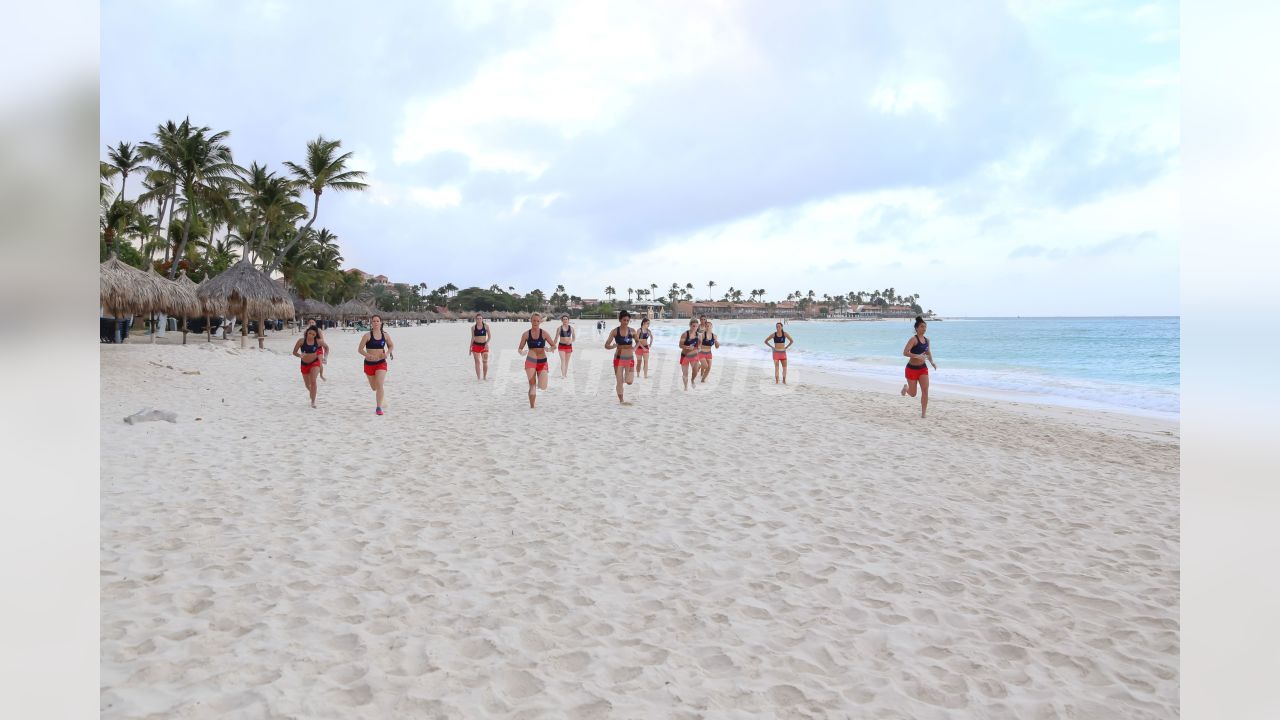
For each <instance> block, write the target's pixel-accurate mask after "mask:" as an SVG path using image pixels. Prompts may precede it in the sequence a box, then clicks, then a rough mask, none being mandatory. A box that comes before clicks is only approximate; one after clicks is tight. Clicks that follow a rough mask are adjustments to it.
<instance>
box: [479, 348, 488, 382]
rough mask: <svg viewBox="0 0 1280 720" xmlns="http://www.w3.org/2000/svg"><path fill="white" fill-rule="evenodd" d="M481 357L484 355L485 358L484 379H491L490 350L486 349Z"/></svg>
mask: <svg viewBox="0 0 1280 720" xmlns="http://www.w3.org/2000/svg"><path fill="white" fill-rule="evenodd" d="M481 357H483V359H484V379H485V380H488V379H489V351H487V350H486V351H485V352H484V354H483V355H482V356H481Z"/></svg>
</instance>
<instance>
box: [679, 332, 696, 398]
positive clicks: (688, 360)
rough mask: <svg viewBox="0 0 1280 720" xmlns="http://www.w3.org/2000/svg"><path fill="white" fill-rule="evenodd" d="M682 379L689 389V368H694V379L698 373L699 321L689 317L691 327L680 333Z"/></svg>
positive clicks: (685, 387)
mask: <svg viewBox="0 0 1280 720" xmlns="http://www.w3.org/2000/svg"><path fill="white" fill-rule="evenodd" d="M679 343H680V379H681V380H682V381H683V382H684V389H685V390H688V389H689V368H693V374H694V381H695V382H696V381H697V375H698V321H697V320H695V319H693V318H689V329H688V330H685V331H684V332H682V333H680V340H679Z"/></svg>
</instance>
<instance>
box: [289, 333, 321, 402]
mask: <svg viewBox="0 0 1280 720" xmlns="http://www.w3.org/2000/svg"><path fill="white" fill-rule="evenodd" d="M322 342H323V341H322V340H321V339H320V331H319V330H317V329H315V328H314V327H309V328H307V329H306V330H304V331H303V333H302V337H300V338H298V342H296V343H294V344H293V356H294V357H296V358H300V359H301V360H302V384H303V385H306V386H307V392H308V393H309V394H310V395H311V407H313V408H314V407H315V406H316V376H317V375H319V374H320V373H321V372H322V371H323V370H324V368H323V367H321V360H320V353H321V351H322V350H323V349H324V348H323V346H322V345H321V344H320V343H322Z"/></svg>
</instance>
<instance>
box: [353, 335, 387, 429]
mask: <svg viewBox="0 0 1280 720" xmlns="http://www.w3.org/2000/svg"><path fill="white" fill-rule="evenodd" d="M356 349H357V350H359V351H360V354H361V355H363V356H364V374H365V377H366V378H368V380H369V389H370V390H372V391H373V392H374V398H375V401H374V402H375V405H374V410H373V412H374V414H375V415H382V414H383V407H384V406H383V402H384V400H383V394H382V388H383V385H384V383H385V382H386V380H387V361H388V360H394V359H395V349H396V345H395V343H393V342H391V336H390V335H388V334H386V333H385V332H383V330H382V317H381V316H378V315H374V316H373V317H372V318H369V332H367V333H365V334H364V335H362V336H361V337H360V345H359V346H358V347H357V348H356Z"/></svg>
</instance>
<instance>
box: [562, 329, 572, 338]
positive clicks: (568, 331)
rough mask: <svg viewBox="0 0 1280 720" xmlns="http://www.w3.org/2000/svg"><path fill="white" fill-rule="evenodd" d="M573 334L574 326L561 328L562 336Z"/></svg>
mask: <svg viewBox="0 0 1280 720" xmlns="http://www.w3.org/2000/svg"><path fill="white" fill-rule="evenodd" d="M572 334H573V328H571V327H562V328H560V337H569V336H570V335H572Z"/></svg>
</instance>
